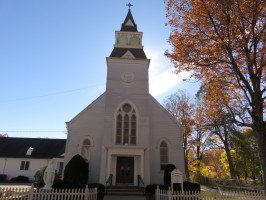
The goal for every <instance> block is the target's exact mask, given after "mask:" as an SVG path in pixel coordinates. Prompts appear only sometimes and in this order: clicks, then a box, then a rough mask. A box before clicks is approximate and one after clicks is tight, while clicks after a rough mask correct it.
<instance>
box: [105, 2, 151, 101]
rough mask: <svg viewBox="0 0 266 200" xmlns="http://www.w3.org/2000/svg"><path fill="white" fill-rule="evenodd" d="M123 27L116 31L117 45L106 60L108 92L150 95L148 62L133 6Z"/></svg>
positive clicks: (129, 5)
mask: <svg viewBox="0 0 266 200" xmlns="http://www.w3.org/2000/svg"><path fill="white" fill-rule="evenodd" d="M127 6H128V7H129V9H128V13H127V16H126V18H125V20H124V22H123V23H122V25H121V29H120V31H116V32H115V44H114V48H113V51H112V52H111V54H110V56H109V57H107V59H106V60H107V83H106V92H107V93H110V92H111V93H113V92H114V93H119V94H121V95H122V94H124V95H126V96H128V95H129V94H148V92H149V85H148V68H149V63H150V60H149V59H147V57H146V55H145V52H144V50H143V45H142V35H143V33H142V32H139V31H138V29H137V24H136V23H135V20H134V18H133V16H132V13H131V9H130V7H131V6H132V5H131V4H128V5H127Z"/></svg>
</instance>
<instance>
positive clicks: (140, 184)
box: [138, 175, 145, 187]
mask: <svg viewBox="0 0 266 200" xmlns="http://www.w3.org/2000/svg"><path fill="white" fill-rule="evenodd" d="M138 186H139V187H144V186H145V185H144V181H143V179H142V177H141V175H138Z"/></svg>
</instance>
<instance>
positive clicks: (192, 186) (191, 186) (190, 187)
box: [183, 181, 200, 192]
mask: <svg viewBox="0 0 266 200" xmlns="http://www.w3.org/2000/svg"><path fill="white" fill-rule="evenodd" d="M183 187H184V191H194V192H200V184H198V183H191V182H189V181H184V182H183Z"/></svg>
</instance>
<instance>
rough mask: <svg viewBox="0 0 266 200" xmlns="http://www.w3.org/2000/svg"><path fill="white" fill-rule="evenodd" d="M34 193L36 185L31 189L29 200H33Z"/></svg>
mask: <svg viewBox="0 0 266 200" xmlns="http://www.w3.org/2000/svg"><path fill="white" fill-rule="evenodd" d="M33 193H34V187H33V186H31V188H30V190H29V198H28V199H29V200H33Z"/></svg>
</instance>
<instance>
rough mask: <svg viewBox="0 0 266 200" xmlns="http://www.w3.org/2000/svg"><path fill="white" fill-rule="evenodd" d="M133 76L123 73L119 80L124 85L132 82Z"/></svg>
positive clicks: (130, 73)
mask: <svg viewBox="0 0 266 200" xmlns="http://www.w3.org/2000/svg"><path fill="white" fill-rule="evenodd" d="M134 78H135V75H134V73H133V72H123V73H122V74H121V79H122V81H124V82H125V83H131V82H133V81H134Z"/></svg>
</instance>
